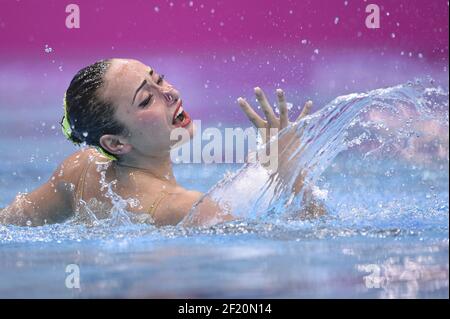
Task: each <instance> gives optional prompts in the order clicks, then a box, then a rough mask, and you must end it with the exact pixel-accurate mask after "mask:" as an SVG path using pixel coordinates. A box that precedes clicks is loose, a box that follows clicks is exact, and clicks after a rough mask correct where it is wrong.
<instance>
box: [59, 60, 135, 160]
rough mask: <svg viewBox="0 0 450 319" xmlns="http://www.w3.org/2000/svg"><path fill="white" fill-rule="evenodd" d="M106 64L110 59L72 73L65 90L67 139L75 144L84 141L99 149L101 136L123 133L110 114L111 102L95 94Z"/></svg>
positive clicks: (122, 128) (107, 65)
mask: <svg viewBox="0 0 450 319" xmlns="http://www.w3.org/2000/svg"><path fill="white" fill-rule="evenodd" d="M110 65H111V60H100V61H98V62H95V63H93V64H91V65H89V66H87V67H85V68H83V69H81V70H80V71H78V73H77V74H75V76H74V77H73V79H72V81H71V82H70V85H69V88H68V89H67V91H66V97H65V99H66V100H65V103H66V108H67V117H68V118H67V120H68V122H69V125H70V128H71V134H70V139H71V140H72V141H73V142H75V143H77V144H82V143H85V144H87V145H91V146H96V147H100V148H102V147H101V145H100V137H102V135H105V134H113V135H123V134H127V130H126V128H125V126H124V125H123V124H121V123H119V122H118V121H117V119H116V118H115V117H114V114H115V106H114V105H113V103H112V102H109V101H106V100H104V99H102V98H100V96H99V94H98V89H99V88H100V87H102V86H103V84H104V76H105V74H106V71H107V70H108V68H109V67H110ZM104 151H105V152H106V153H108V154H110V153H109V152H107V151H106V150H104Z"/></svg>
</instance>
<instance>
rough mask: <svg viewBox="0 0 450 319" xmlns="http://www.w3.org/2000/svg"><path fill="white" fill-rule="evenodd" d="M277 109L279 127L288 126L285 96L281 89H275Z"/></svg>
mask: <svg viewBox="0 0 450 319" xmlns="http://www.w3.org/2000/svg"><path fill="white" fill-rule="evenodd" d="M277 97H278V109H279V110H280V128H281V129H284V128H285V127H286V126H288V123H289V117H288V109H287V103H286V98H285V96H284V92H283V90H282V89H277Z"/></svg>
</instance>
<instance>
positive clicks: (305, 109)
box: [295, 101, 313, 122]
mask: <svg viewBox="0 0 450 319" xmlns="http://www.w3.org/2000/svg"><path fill="white" fill-rule="evenodd" d="M312 105H313V102H312V101H307V102H306V103H305V105H304V106H303V110H302V112H301V113H300V115H299V116H298V117H297V119H296V120H295V121H296V122H298V121H300V120H301V119H302V118H304V117H305V116H307V115H308V114H309V112H311V108H312Z"/></svg>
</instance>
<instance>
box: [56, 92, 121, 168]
mask: <svg viewBox="0 0 450 319" xmlns="http://www.w3.org/2000/svg"><path fill="white" fill-rule="evenodd" d="M63 103H64V117H63V119H62V121H61V128H62V132H63V134H64V136H65V137H66V138H67V139H68V140H69V141H71V142H72V143H74V144H76V145H79V143H77V142H75V141H74V140H73V138H72V128H71V127H70V123H69V113H68V112H67V101H66V93H64V101H63ZM95 148H96V149H97V151H98V152H99V153H100V154H102V155H103V156H104V157H106V158H108V159H110V160H111V161H117V157H115V156H114V155H111V154H108V153H107V152H105V150H104V149H103V148H101V147H100V146H96V147H95Z"/></svg>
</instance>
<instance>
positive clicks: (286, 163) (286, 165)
mask: <svg viewBox="0 0 450 319" xmlns="http://www.w3.org/2000/svg"><path fill="white" fill-rule="evenodd" d="M276 93H277V100H278V108H279V111H280V117H279V118H278V117H276V116H275V114H274V111H273V109H272V107H271V106H270V104H269V102H268V100H267V98H266V96H265V94H264V92H263V91H262V90H261V88H259V87H256V88H255V95H256V99H257V100H258V102H259V104H260V105H261V107H262V109H263V111H264V114H265V116H266V120H263V119H262V118H261V117H260V116H259V115H258V114H257V113H256V112H255V110H254V109H253V108H252V107H251V106H250V104H249V103H248V102H247V101H246V100H245V99H243V98H242V97H240V98H238V103H239V105H240V107H241V108H242V110H243V111H244V113H245V114H246V115H247V117H248V118H249V120H250V121H251V122H252V123H253V124H254V125H255V126H256V127H257V128H258V129H261V130H260V131H261V133H262V134H263V142H264V143H267V142H268V141H270V138H271V137H272V136H271V130H270V129H271V128H275V129H277V130H282V129H284V128H286V127H287V126H289V124H290V122H289V117H288V108H287V103H286V98H285V95H284V92H283V90H282V89H277V91H276ZM312 105H313V104H312V101H307V102H306V103H305V105H304V106H303V109H302V111H301V112H300V115H299V116H298V117H297V119H296V120H295V122H298V121H300V120H301V119H303V118H304V117H306V116H307V115H309V113H310V111H311V108H312ZM276 133H278V132H277V131H275V132H273V130H272V134H276ZM302 135H303V128H302V129H301V130H300V131H298V130H297V129H296V128H293V129H290V130H288V132H286V134H284V135H283V136H281V137H280V139H279V140H277V142H278V147H277V148H278V161H277V162H278V165H277V170H275V171H272V175H271V179H278V178H280V180H281V181H285V182H287V181H288V180H291V178H292V176H291V174H292V169H293V167H292V165H294V166H295V160H292V159H291V155H292V154H293V153H295V152H297V150H298V147H299V145H300V144H301V136H302ZM268 144H270V143H268ZM268 144H266V145H267V146H266V147H269V148H270V146H268ZM297 156H301V153H299V154H298V155H297ZM263 166H264V165H263ZM305 174H306V172H304V171H301V172H300V173H299V174H298V176H296V178H295V181H294V182H293V185H292V190H293V191H294V192H295V193H298V192H300V190H301V189H302V188H303V179H304V177H305Z"/></svg>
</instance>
